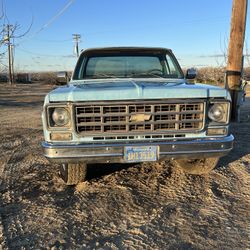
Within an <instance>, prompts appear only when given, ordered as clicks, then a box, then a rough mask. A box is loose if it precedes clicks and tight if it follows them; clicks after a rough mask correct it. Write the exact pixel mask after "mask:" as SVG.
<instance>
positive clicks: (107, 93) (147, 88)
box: [48, 79, 230, 102]
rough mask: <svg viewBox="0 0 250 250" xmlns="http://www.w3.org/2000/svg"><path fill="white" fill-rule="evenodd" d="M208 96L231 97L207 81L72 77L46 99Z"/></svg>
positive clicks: (56, 100) (130, 98) (67, 100)
mask: <svg viewBox="0 0 250 250" xmlns="http://www.w3.org/2000/svg"><path fill="white" fill-rule="evenodd" d="M210 97H222V98H227V99H229V98H230V97H229V93H228V91H227V90H226V89H223V88H220V87H216V86H211V85H206V84H190V83H186V82H185V81H184V80H176V79H175V80H167V79H166V80H165V79H150V80H149V79H140V80H138V79H136V80H135V79H105V80H87V81H71V82H70V84H69V85H68V86H65V87H60V88H57V89H55V90H53V91H51V92H50V93H49V94H48V99H49V102H78V101H79V102H81V101H108V100H132V99H135V100H139V99H165V98H166V99H169V98H171V99H173V98H178V99H180V98H210Z"/></svg>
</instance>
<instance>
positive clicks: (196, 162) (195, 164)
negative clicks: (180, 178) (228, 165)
mask: <svg viewBox="0 0 250 250" xmlns="http://www.w3.org/2000/svg"><path fill="white" fill-rule="evenodd" d="M218 161H219V158H218V157H214V158H200V159H176V160H174V162H175V165H177V166H178V167H180V168H182V170H183V171H184V172H185V173H187V174H193V175H203V174H208V173H209V172H210V171H211V170H213V169H214V168H215V167H216V166H217V164H218Z"/></svg>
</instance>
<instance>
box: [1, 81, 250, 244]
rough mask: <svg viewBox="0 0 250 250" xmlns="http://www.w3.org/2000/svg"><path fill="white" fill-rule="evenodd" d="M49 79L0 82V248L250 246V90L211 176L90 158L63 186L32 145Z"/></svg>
mask: <svg viewBox="0 0 250 250" xmlns="http://www.w3.org/2000/svg"><path fill="white" fill-rule="evenodd" d="M51 88H52V87H51V86H49V85H39V84H32V85H17V86H13V87H10V86H8V85H6V84H4V85H3V84H2V85H0V124H1V126H0V128H1V129H0V194H1V195H0V249H250V91H248V97H247V102H246V103H245V105H244V106H243V109H242V115H241V116H242V122H241V123H237V124H236V123H235V124H232V126H231V129H232V133H233V134H234V135H235V138H236V141H235V148H234V150H233V151H232V152H231V154H230V155H228V156H226V157H224V158H223V159H221V161H220V163H219V166H218V168H217V169H215V170H214V171H212V172H211V174H210V175H207V176H203V177H199V176H190V175H185V174H184V173H183V172H182V171H181V170H180V169H177V168H174V167H173V166H172V165H171V163H170V162H161V163H154V164H152V163H145V164H136V165H129V166H128V165H120V164H113V165H97V166H90V168H89V173H88V181H87V182H86V183H82V184H79V185H78V186H76V187H66V186H65V185H64V184H63V182H62V181H61V179H60V178H59V177H57V172H58V168H57V167H58V166H56V165H51V164H50V163H49V162H48V161H47V160H46V159H45V158H44V157H43V155H42V148H41V145H40V143H41V141H42V140H43V134H42V125H41V119H40V113H41V108H42V103H43V98H44V95H45V94H46V93H47V92H48V91H49V90H50V89H51Z"/></svg>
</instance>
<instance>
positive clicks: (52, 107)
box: [45, 104, 72, 130]
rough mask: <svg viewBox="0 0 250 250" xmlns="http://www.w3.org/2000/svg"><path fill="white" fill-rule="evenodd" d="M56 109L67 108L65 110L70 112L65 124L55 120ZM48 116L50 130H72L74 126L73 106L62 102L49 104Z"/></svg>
mask: <svg viewBox="0 0 250 250" xmlns="http://www.w3.org/2000/svg"><path fill="white" fill-rule="evenodd" d="M56 109H65V111H66V112H67V113H68V118H69V121H68V122H67V123H66V124H65V125H62V126H60V125H58V124H56V123H55V121H54V120H53V117H52V116H53V113H54V111H55V110H56ZM45 110H46V117H47V127H48V130H71V128H72V112H71V108H70V107H69V106H68V105H65V104H62V105H48V106H47V107H46V109H45Z"/></svg>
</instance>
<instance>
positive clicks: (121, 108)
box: [75, 102, 205, 135]
mask: <svg viewBox="0 0 250 250" xmlns="http://www.w3.org/2000/svg"><path fill="white" fill-rule="evenodd" d="M204 107H205V104H204V102H192V103H186V102H185V103H169V104H166V103H155V104H151V103H138V104H137V103H136V104H122V103H121V104H112V105H105V104H104V105H98V104H93V105H87V104H86V105H84V104H79V105H77V106H75V124H76V132H77V133H79V134H81V135H97V134H102V135H107V134H110V135H112V134H122V133H123V134H125V135H127V134H134V133H137V134H143V133H168V132H170V133H175V132H182V133H183V132H185V133H186V132H197V131H200V130H202V129H203V126H204Z"/></svg>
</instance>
